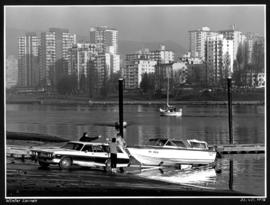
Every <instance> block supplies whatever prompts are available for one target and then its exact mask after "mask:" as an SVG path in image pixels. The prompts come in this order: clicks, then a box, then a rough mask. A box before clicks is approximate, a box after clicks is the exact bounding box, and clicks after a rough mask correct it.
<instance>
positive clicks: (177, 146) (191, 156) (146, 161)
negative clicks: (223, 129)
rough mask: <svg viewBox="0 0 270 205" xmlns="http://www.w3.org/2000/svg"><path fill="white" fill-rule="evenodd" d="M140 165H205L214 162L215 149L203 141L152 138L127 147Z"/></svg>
mask: <svg viewBox="0 0 270 205" xmlns="http://www.w3.org/2000/svg"><path fill="white" fill-rule="evenodd" d="M127 150H128V152H129V154H130V155H131V156H132V157H134V158H135V159H136V160H137V161H138V162H139V163H140V164H141V165H148V166H173V165H192V166H193V165H207V164H211V163H214V162H215V159H216V151H215V150H213V149H210V148H208V144H207V142H205V141H199V140H196V139H191V140H178V139H170V138H152V139H150V140H149V142H148V144H147V145H137V146H132V147H127Z"/></svg>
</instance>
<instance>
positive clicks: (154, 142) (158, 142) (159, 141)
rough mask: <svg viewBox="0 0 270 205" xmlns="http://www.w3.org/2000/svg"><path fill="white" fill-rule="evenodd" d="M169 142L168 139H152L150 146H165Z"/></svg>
mask: <svg viewBox="0 0 270 205" xmlns="http://www.w3.org/2000/svg"><path fill="white" fill-rule="evenodd" d="M166 142H167V139H150V140H149V142H148V145H152V146H164V145H165V143H166Z"/></svg>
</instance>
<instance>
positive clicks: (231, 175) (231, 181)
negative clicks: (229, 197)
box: [229, 159, 233, 190]
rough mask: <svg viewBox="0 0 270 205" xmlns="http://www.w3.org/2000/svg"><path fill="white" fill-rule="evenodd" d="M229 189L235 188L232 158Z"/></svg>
mask: <svg viewBox="0 0 270 205" xmlns="http://www.w3.org/2000/svg"><path fill="white" fill-rule="evenodd" d="M229 189H230V190H233V160H231V159H230V176H229Z"/></svg>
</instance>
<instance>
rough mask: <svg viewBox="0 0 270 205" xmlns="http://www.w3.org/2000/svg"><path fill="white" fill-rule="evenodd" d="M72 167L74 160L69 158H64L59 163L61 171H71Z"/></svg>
mask: <svg viewBox="0 0 270 205" xmlns="http://www.w3.org/2000/svg"><path fill="white" fill-rule="evenodd" d="M71 165H72V160H71V159H70V158H69V157H63V158H62V159H61V161H60V162H59V167H60V168H61V169H69V168H70V167H71Z"/></svg>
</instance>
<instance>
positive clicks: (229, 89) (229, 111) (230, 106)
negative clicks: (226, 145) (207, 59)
mask: <svg viewBox="0 0 270 205" xmlns="http://www.w3.org/2000/svg"><path fill="white" fill-rule="evenodd" d="M231 83H232V78H231V77H228V78H227V87H228V114H229V141H230V144H233V135H232V96H231Z"/></svg>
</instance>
